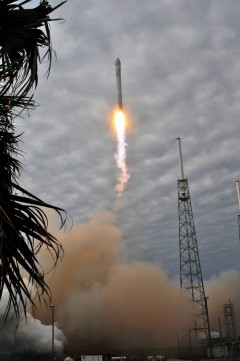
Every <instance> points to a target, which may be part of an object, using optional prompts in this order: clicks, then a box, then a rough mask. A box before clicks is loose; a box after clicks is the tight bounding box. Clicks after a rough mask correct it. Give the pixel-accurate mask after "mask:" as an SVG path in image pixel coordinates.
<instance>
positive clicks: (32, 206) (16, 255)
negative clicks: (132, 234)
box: [0, 0, 66, 319]
mask: <svg viewBox="0 0 240 361" xmlns="http://www.w3.org/2000/svg"><path fill="white" fill-rule="evenodd" d="M30 2H31V0H25V1H22V2H21V3H18V4H16V3H15V1H12V0H0V82H1V83H0V84H1V86H0V299H1V295H2V293H3V289H4V287H6V288H7V290H8V292H9V302H8V305H7V309H6V314H5V317H6V319H7V317H8V315H9V314H10V310H11V307H13V310H14V312H15V314H16V315H17V316H18V315H19V307H20V304H21V305H22V307H23V309H24V312H26V307H27V306H26V305H27V301H30V302H31V303H32V305H33V306H34V299H33V295H32V292H31V288H29V287H28V285H27V284H26V283H25V281H24V279H23V272H24V273H25V274H26V275H28V282H29V283H30V285H31V286H32V285H33V286H34V287H35V289H36V295H37V296H38V298H39V299H40V298H41V296H42V295H44V294H45V295H49V294H50V290H49V288H48V285H47V284H46V282H45V270H43V269H42V267H41V264H40V263H39V260H38V253H39V252H40V250H41V249H42V247H44V248H45V249H46V250H47V252H48V253H49V254H50V255H51V256H52V258H53V267H55V265H56V263H57V261H58V259H59V257H61V256H62V255H63V249H62V245H61V244H60V242H59V241H58V240H57V239H56V238H55V237H54V236H53V235H52V234H50V233H49V231H48V217H47V215H46V213H45V209H53V210H54V211H56V212H57V214H58V215H59V216H60V222H61V227H63V226H64V225H65V220H66V213H65V211H64V210H63V209H61V208H59V207H56V206H53V205H50V204H48V203H46V202H44V201H42V200H41V199H39V198H38V197H36V196H34V195H33V194H31V193H30V192H28V191H27V190H26V189H24V188H23V187H21V186H20V184H19V176H20V173H21V170H22V164H21V162H20V161H19V157H20V156H21V149H20V147H19V141H20V138H21V134H19V135H16V133H15V127H14V123H13V121H14V119H15V117H17V116H20V115H21V114H22V112H23V110H26V109H27V110H30V109H33V108H34V107H35V103H34V101H33V100H32V96H31V95H30V96H28V93H29V92H30V91H31V90H32V87H33V86H37V82H38V65H39V63H41V57H40V51H39V48H40V47H41V48H42V47H44V48H45V53H44V54H43V57H47V58H48V61H49V67H48V73H47V75H48V74H49V71H50V68H51V59H52V53H53V49H52V47H51V37H50V29H49V21H52V20H56V19H50V17H49V15H50V14H51V13H52V12H53V11H54V10H55V9H57V8H58V7H59V6H61V5H62V4H63V3H65V2H66V1H63V2H62V3H60V4H58V5H57V6H55V7H54V8H52V7H51V6H50V5H49V3H48V2H47V1H44V0H42V1H40V5H39V6H37V7H35V8H33V9H26V8H24V5H25V4H27V3H30Z"/></svg>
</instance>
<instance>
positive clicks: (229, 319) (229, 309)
mask: <svg viewBox="0 0 240 361" xmlns="http://www.w3.org/2000/svg"><path fill="white" fill-rule="evenodd" d="M223 308H224V320H225V328H226V339H227V342H229V343H233V342H236V340H237V331H236V323H235V316H234V309H233V304H232V303H231V302H230V301H229V303H227V304H225V305H223Z"/></svg>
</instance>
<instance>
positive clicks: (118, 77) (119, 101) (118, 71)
mask: <svg viewBox="0 0 240 361" xmlns="http://www.w3.org/2000/svg"><path fill="white" fill-rule="evenodd" d="M115 69H116V80H117V104H118V108H119V110H121V109H122V107H123V105H122V83H121V62H120V59H119V58H117V59H116V61H115Z"/></svg>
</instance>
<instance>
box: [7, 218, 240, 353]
mask: <svg viewBox="0 0 240 361" xmlns="http://www.w3.org/2000/svg"><path fill="white" fill-rule="evenodd" d="M52 224H54V222H52ZM51 227H53V226H51ZM51 232H53V233H55V234H56V236H57V237H58V238H59V239H60V240H61V242H62V244H63V247H64V250H65V255H64V258H63V260H62V261H60V262H59V263H58V265H57V268H56V270H55V271H54V272H53V273H50V274H49V275H48V276H47V282H48V284H49V286H50V288H51V290H52V295H53V300H52V301H53V303H54V304H55V320H56V321H57V323H58V325H59V327H60V328H61V330H63V331H61V330H60V329H59V327H57V326H55V347H56V351H57V352H61V351H63V347H64V343H65V341H66V338H65V336H66V337H67V346H66V344H65V351H67V352H69V353H70V354H71V352H73V351H74V352H79V353H81V352H91V353H93V352H96V353H98V352H99V353H100V352H111V351H112V352H115V351H116V350H123V351H124V350H130V349H131V350H132V349H137V350H139V349H141V350H143V349H151V348H165V347H170V346H176V345H177V343H178V341H180V342H183V339H184V332H185V336H186V335H187V331H188V329H189V328H191V327H192V318H191V315H190V312H191V311H190V310H191V307H189V306H190V303H189V301H190V300H189V299H185V300H183V299H181V296H180V289H179V288H180V287H179V280H178V279H177V281H176V280H172V279H169V278H168V277H167V275H166V273H165V272H164V270H163V269H162V268H161V267H160V266H158V265H154V264H150V263H144V262H137V261H135V262H129V261H127V260H126V258H125V257H124V252H123V251H124V248H123V245H122V243H123V242H122V235H121V232H120V230H119V229H118V228H117V227H116V225H115V220H114V217H113V215H112V214H110V213H107V212H105V213H104V212H102V213H95V214H93V215H92V216H91V217H90V219H89V221H88V222H87V223H85V224H81V225H76V226H74V227H73V228H72V230H71V231H70V232H69V233H68V234H67V235H66V234H63V233H62V232H59V233H58V231H56V230H55V228H54V229H52V230H51ZM159 247H161V244H159ZM40 261H41V263H42V265H43V266H44V268H45V270H46V271H47V270H49V269H50V268H51V265H52V260H51V259H48V258H47V256H46V254H42V255H41V260H40ZM239 284H240V273H239V272H238V271H236V270H229V271H228V272H223V273H221V274H220V275H215V276H214V277H212V278H211V279H210V280H208V281H205V290H206V294H207V296H209V300H208V306H209V315H210V324H211V329H212V330H214V331H216V330H218V319H219V318H221V319H222V326H223V327H222V329H223V331H224V321H223V304H225V303H229V300H231V302H232V303H233V305H234V310H235V315H237V314H238V312H239V310H238V307H237V305H238V302H239V296H240V289H239ZM7 299H8V294H7V291H6V290H5V291H4V294H3V298H2V300H1V304H0V316H2V315H3V313H4V311H5V308H6V303H7ZM183 314H184V317H183V316H182V315H183ZM186 315H187V316H186ZM37 316H38V318H40V319H41V321H42V322H44V323H50V322H49V319H50V310H49V307H46V306H45V305H40V306H39V311H38V315H37ZM237 319H238V317H236V321H237ZM41 321H40V320H38V319H34V318H33V317H32V316H31V314H29V313H28V314H27V322H26V321H25V320H24V319H23V318H22V319H21V320H20V322H19V324H18V326H17V321H16V319H12V320H11V322H9V323H8V324H7V325H6V326H4V327H3V324H1V325H0V326H1V338H0V349H1V352H2V353H6V354H7V353H10V352H16V353H20V352H26V353H28V352H33V353H42V352H43V353H45V352H47V353H51V335H52V333H51V332H52V329H51V325H46V324H43V323H42V322H41ZM16 326H17V328H16ZM237 327H238V323H237ZM184 330H185V331H184ZM223 334H224V332H223ZM64 335H65V336H64ZM65 353H66V352H65Z"/></svg>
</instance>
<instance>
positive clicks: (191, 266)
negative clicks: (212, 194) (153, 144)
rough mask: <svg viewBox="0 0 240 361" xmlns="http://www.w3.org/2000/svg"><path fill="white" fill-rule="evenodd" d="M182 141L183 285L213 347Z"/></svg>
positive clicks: (197, 328)
mask: <svg viewBox="0 0 240 361" xmlns="http://www.w3.org/2000/svg"><path fill="white" fill-rule="evenodd" d="M177 140H178V147H179V156H180V172H181V178H182V179H180V180H178V216H179V252H180V286H181V290H182V291H183V290H186V291H187V293H188V294H189V295H191V301H192V308H193V316H194V327H193V330H195V332H196V335H197V336H199V337H200V338H204V339H206V340H208V342H209V344H211V336H210V326H209V316H208V307H207V298H208V297H206V296H205V291H204V284H203V278H202V271H201V264H200V258H199V252H198V244H197V237H196V230H195V225H194V218H193V211H192V204H191V198H190V192H189V187H188V180H187V179H186V178H184V172H183V161H182V153H181V143H180V138H177Z"/></svg>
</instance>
